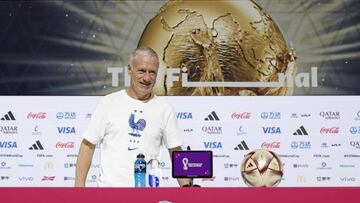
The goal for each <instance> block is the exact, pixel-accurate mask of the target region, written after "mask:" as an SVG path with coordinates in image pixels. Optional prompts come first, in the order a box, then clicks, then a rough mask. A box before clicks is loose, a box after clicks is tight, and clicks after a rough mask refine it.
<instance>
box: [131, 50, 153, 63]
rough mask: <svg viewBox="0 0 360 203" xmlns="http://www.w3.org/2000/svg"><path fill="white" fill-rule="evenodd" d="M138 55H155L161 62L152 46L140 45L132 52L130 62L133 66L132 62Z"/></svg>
mask: <svg viewBox="0 0 360 203" xmlns="http://www.w3.org/2000/svg"><path fill="white" fill-rule="evenodd" d="M137 55H141V56H151V57H155V58H156V60H157V61H158V64H159V56H158V54H157V53H156V52H155V51H154V50H153V49H152V48H150V47H138V48H136V49H135V50H134V51H133V52H131V55H130V62H129V63H130V65H131V66H132V62H133V60H134V58H135V56H137Z"/></svg>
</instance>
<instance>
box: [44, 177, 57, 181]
mask: <svg viewBox="0 0 360 203" xmlns="http://www.w3.org/2000/svg"><path fill="white" fill-rule="evenodd" d="M54 179H55V176H44V177H43V178H42V179H41V181H47V180H48V181H54Z"/></svg>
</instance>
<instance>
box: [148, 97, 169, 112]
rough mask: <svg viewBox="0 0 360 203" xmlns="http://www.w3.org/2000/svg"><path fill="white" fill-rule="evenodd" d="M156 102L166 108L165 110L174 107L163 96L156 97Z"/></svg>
mask: <svg viewBox="0 0 360 203" xmlns="http://www.w3.org/2000/svg"><path fill="white" fill-rule="evenodd" d="M153 100H154V102H156V104H157V105H159V107H162V108H165V109H173V105H172V104H171V103H169V101H167V100H166V99H165V98H164V97H163V96H155V97H154V99H153Z"/></svg>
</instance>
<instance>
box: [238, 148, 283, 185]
mask: <svg viewBox="0 0 360 203" xmlns="http://www.w3.org/2000/svg"><path fill="white" fill-rule="evenodd" d="M241 176H242V178H243V180H244V182H245V184H246V185H248V186H254V187H275V186H277V185H278V184H279V183H280V181H281V178H282V176H283V165H282V163H281V161H280V159H279V157H278V156H277V155H276V154H275V153H274V152H272V151H268V150H264V149H258V150H254V151H252V152H250V153H249V154H247V155H246V156H245V158H244V160H243V162H242V163H241Z"/></svg>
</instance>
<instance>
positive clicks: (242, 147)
mask: <svg viewBox="0 0 360 203" xmlns="http://www.w3.org/2000/svg"><path fill="white" fill-rule="evenodd" d="M234 150H249V147H248V146H247V144H246V143H245V141H244V140H243V141H241V143H240V144H238V145H237V146H236V147H235V148H234Z"/></svg>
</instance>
